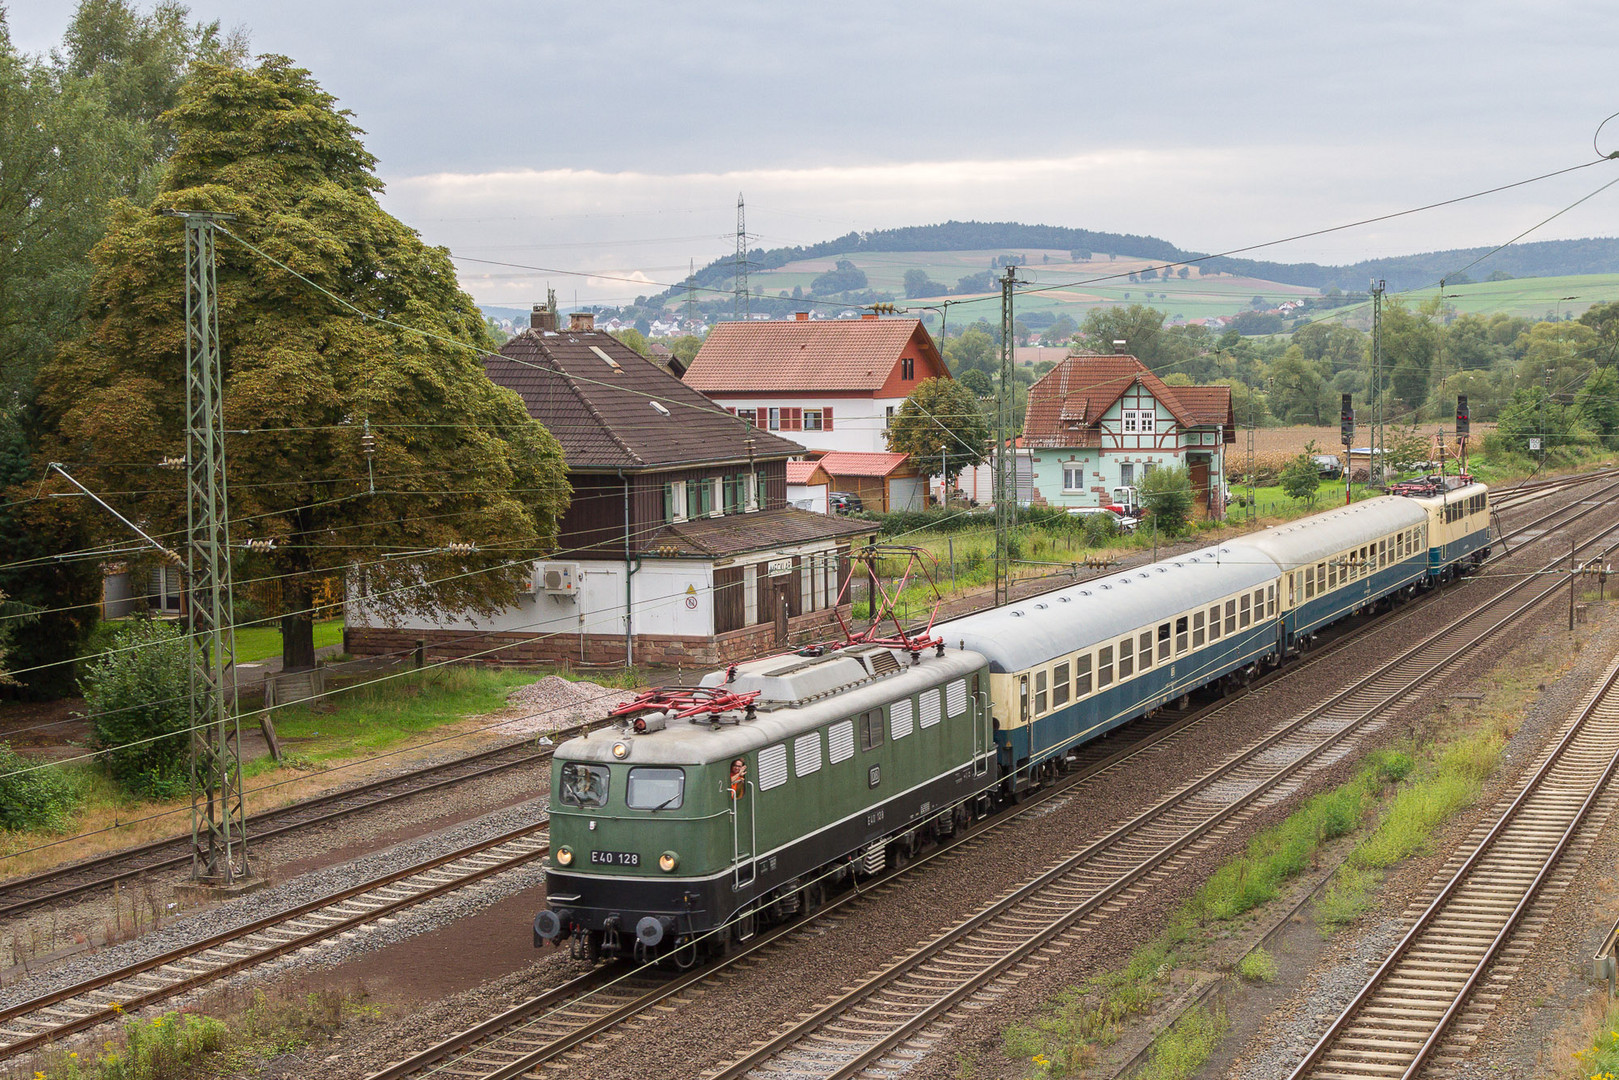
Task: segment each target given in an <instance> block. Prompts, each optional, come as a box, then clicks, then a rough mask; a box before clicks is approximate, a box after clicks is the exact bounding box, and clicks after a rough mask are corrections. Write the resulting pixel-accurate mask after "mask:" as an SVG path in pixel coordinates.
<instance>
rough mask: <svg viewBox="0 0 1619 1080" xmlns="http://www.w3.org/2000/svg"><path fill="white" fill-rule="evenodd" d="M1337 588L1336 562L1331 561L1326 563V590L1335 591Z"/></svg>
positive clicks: (1334, 560)
mask: <svg viewBox="0 0 1619 1080" xmlns="http://www.w3.org/2000/svg"><path fill="white" fill-rule="evenodd" d="M1337 587H1338V560H1337V559H1333V560H1332V561H1331V562H1329V563H1327V588H1329V589H1336V588H1337Z"/></svg>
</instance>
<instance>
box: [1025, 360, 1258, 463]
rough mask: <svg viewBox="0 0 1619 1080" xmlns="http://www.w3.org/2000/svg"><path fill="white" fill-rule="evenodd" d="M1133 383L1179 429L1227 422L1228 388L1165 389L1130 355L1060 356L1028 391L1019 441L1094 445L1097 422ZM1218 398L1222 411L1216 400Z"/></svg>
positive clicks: (1043, 444) (1165, 387) (1161, 383)
mask: <svg viewBox="0 0 1619 1080" xmlns="http://www.w3.org/2000/svg"><path fill="white" fill-rule="evenodd" d="M1138 381H1139V382H1140V383H1141V385H1142V386H1144V387H1146V388H1147V391H1148V392H1149V393H1151V394H1152V396H1153V397H1155V398H1157V399H1158V400H1159V401H1160V402H1162V403H1163V405H1164V408H1166V409H1168V410H1169V413H1170V415H1171V416H1173V417H1174V418H1175V422H1176V423H1178V424H1180V425H1181V426H1182V427H1195V426H1197V425H1199V424H1211V425H1212V424H1219V423H1225V424H1228V425H1229V424H1230V413H1231V389H1230V387H1216V386H1207V387H1191V386H1174V387H1171V386H1167V385H1165V383H1164V381H1163V380H1162V379H1160V378H1159V377H1158V376H1156V375H1154V374H1153V373H1152V372H1151V371H1148V370H1147V366H1146V365H1145V364H1143V363H1142V362H1141V361H1140V360H1137V359H1136V358H1135V357H1133V356H1086V355H1078V356H1069V357H1067V358H1065V359H1064V360H1063V361H1062V363H1060V364H1058V365H1057V366H1056V367H1054V368H1052V369H1051V370H1050V371H1049V372H1047V373H1046V374H1045V376H1044V377H1043V378H1041V379H1040V381H1039V382H1037V383H1035V384H1034V385H1033V386H1032V387H1030V388H1029V405H1028V410H1027V412H1026V413H1025V419H1024V422H1023V433H1024V437H1025V438H1027V439H1028V441H1029V445H1030V446H1043V447H1054V446H1095V445H1097V442H1098V439H1099V435H1098V433H1097V431H1096V424H1097V421H1099V420H1100V419H1101V418H1102V414H1103V413H1105V412H1107V410H1108V409H1109V408H1110V407H1111V406H1112V405H1113V403H1114V402H1115V401H1118V400H1119V398H1120V397H1122V396H1123V395H1124V392H1125V391H1126V390H1128V389H1130V387H1131V385H1133V384H1134V383H1136V382H1138ZM1222 394H1223V395H1224V397H1225V405H1224V412H1223V413H1222V412H1221V409H1220V405H1219V403H1218V400H1217V399H1218V397H1219V396H1220V395H1222ZM1183 395H1189V396H1190V397H1191V398H1192V400H1194V401H1195V402H1196V405H1195V406H1194V405H1192V404H1190V403H1188V401H1187V399H1186V397H1185V396H1183ZM1221 417H1223V418H1221ZM1070 424H1078V425H1079V427H1078V428H1077V429H1075V428H1072V427H1070V426H1069V425H1070ZM1228 430H1229V428H1228Z"/></svg>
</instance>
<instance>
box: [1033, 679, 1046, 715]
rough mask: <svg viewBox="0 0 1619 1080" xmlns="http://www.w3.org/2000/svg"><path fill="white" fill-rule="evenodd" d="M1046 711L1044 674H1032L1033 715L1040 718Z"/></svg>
mask: <svg viewBox="0 0 1619 1080" xmlns="http://www.w3.org/2000/svg"><path fill="white" fill-rule="evenodd" d="M1045 711H1046V673H1045V672H1044V671H1037V672H1035V673H1034V715H1036V716H1042V715H1044V714H1045Z"/></svg>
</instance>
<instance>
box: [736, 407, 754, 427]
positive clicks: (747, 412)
mask: <svg viewBox="0 0 1619 1080" xmlns="http://www.w3.org/2000/svg"><path fill="white" fill-rule="evenodd" d="M736 415H737V418H738V419H739V420H746V421H747V422H748V423H750V424H752V425H753V426H754V427H758V426H759V410H758V409H738V410H737V411H736Z"/></svg>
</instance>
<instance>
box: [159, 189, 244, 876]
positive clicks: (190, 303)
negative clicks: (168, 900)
mask: <svg viewBox="0 0 1619 1080" xmlns="http://www.w3.org/2000/svg"><path fill="white" fill-rule="evenodd" d="M170 213H171V214H173V215H174V216H175V217H179V218H181V219H183V220H184V221H185V227H186V311H185V314H186V458H185V466H186V538H187V545H186V571H187V573H186V578H187V593H188V597H189V604H188V607H189V611H188V613H187V614H188V617H189V618H190V620H191V632H190V634H189V636H188V638H187V640H188V641H189V642H190V660H191V663H190V679H191V687H190V688H191V710H190V712H191V876H192V878H193V879H194V880H197V881H206V882H209V883H211V884H216V885H231V884H235V883H236V882H237V881H239V880H241V879H243V878H246V877H249V876H250V871H249V868H248V862H247V828H246V813H245V809H244V807H243V805H242V754H241V734H242V731H241V721H240V719H239V718H238V716H237V708H236V704H237V701H236V678H235V673H234V672H233V671H232V670H231V666H232V664H233V662H234V660H235V644H236V643H235V637H236V635H235V629H234V626H235V619H234V618H233V615H232V597H231V572H230V506H229V500H228V498H227V495H226V487H225V433H224V425H223V420H224V416H223V411H224V394H223V373H222V370H221V365H220V358H219V305H218V298H217V295H216V290H215V281H214V225H215V223H216V222H220V221H231V220H234V219H235V215H234V214H215V213H207V212H201V211H189V210H174V211H170ZM227 677H228V678H229V686H228V687H227V685H226V680H227Z"/></svg>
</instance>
